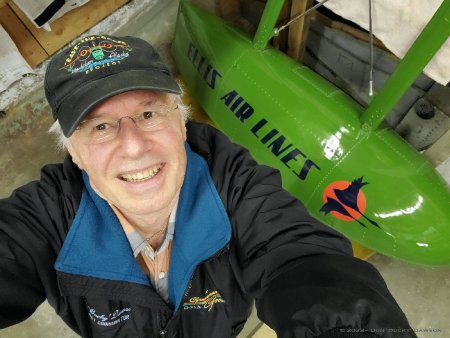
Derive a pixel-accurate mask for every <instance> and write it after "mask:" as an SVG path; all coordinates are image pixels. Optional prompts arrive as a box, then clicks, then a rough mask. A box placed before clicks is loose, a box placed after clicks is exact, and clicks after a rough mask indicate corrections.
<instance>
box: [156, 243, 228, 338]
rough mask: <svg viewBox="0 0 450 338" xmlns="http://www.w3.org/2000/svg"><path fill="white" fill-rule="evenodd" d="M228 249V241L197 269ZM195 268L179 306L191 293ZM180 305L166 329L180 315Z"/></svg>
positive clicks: (163, 334)
mask: <svg viewBox="0 0 450 338" xmlns="http://www.w3.org/2000/svg"><path fill="white" fill-rule="evenodd" d="M229 249H230V242H229V241H228V242H227V243H226V244H225V245H224V246H223V247H222V249H220V250H219V251H218V252H216V253H215V254H214V255H212V256H211V257H209V258H207V259H204V260H203V261H201V262H199V263H198V264H197V267H198V266H199V265H201V264H204V263H206V262H208V261H210V260H213V259H214V258H216V257H218V256H220V255H221V254H222V253H224V252H225V251H226V250H229ZM197 267H196V268H195V270H194V273H193V274H192V276H191V278H190V279H189V284H188V286H187V288H186V290H185V292H184V294H183V298H182V299H181V304H182V303H183V301H184V300H185V299H186V297H187V294H188V293H189V291H191V288H192V281H193V280H194V276H195V273H196V272H197ZM181 304H180V307H179V308H178V310H177V311H176V312H175V313H174V314H173V316H172V318H171V319H170V320H169V322H168V323H167V325H166V328H167V327H169V326H170V323H171V322H172V321H173V319H174V318H175V317H176V316H178V315H179V314H180V312H181ZM167 331H168V330H167V329H163V328H161V330H160V331H159V336H160V337H165V336H166V334H167Z"/></svg>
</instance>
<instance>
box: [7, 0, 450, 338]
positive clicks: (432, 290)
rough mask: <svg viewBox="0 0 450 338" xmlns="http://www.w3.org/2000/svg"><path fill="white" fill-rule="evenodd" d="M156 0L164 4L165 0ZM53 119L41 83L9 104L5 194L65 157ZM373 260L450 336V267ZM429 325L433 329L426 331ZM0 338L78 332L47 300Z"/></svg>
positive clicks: (253, 328)
mask: <svg viewBox="0 0 450 338" xmlns="http://www.w3.org/2000/svg"><path fill="white" fill-rule="evenodd" d="M156 2H157V3H162V0H157V1H156ZM168 2H169V1H167V2H166V4H167V3H168ZM176 3H177V1H176V0H174V1H172V0H170V5H169V8H166V7H165V11H166V12H165V13H166V14H165V15H166V16H173V20H174V16H175V13H176ZM155 8H156V7H155ZM152 13H153V14H151V15H153V16H152V17H148V16H147V17H146V21H145V22H149V21H150V22H152V26H154V27H160V28H161V27H162V30H158V35H157V37H156V36H155V37H148V36H144V37H145V38H148V39H149V40H150V41H153V42H154V43H155V44H156V45H160V46H161V48H162V50H163V54H165V56H166V57H168V52H167V48H165V47H166V46H165V44H166V43H167V41H170V39H169V38H168V36H170V30H171V29H173V27H172V26H170V24H167V20H164V21H161V22H158V21H157V20H159V19H158V13H159V12H158V11H156V10H154V11H153V12H152ZM167 13H168V14H167ZM149 15H150V14H149ZM145 28H146V26H145V24H143V21H139V19H138V20H136V21H135V22H134V25H128V26H127V27H123V28H120V29H119V32H118V33H117V34H139V35H141V36H142V35H143V33H142V32H148V31H151V30H150V29H145ZM147 28H148V27H147ZM162 31H164V32H166V33H165V34H166V35H164V34H162V33H161V32H162ZM167 32H169V33H167ZM167 34H168V35H167ZM161 48H160V49H161ZM51 123H52V120H51V118H50V112H49V108H48V106H47V104H46V102H45V99H44V96H43V90H42V87H41V86H37V87H36V88H35V89H34V90H33V91H31V92H27V93H26V98H25V99H22V100H21V101H20V102H19V103H18V104H16V105H15V106H13V107H12V108H10V109H9V110H8V111H7V114H6V116H5V117H3V118H1V119H0V144H1V145H2V151H1V152H0V170H1V172H2V176H1V178H0V198H1V197H5V196H8V195H9V194H10V192H11V191H12V190H13V189H14V188H15V187H17V186H20V185H22V184H24V183H26V182H28V181H29V180H31V179H35V178H37V177H38V176H39V169H40V168H41V166H42V165H44V164H45V163H49V162H56V161H60V160H61V159H62V158H63V156H64V154H63V153H61V152H57V151H56V150H55V147H54V146H53V139H52V138H51V137H50V136H49V135H48V134H47V133H46V130H47V129H48V127H49V126H50V124H51ZM369 261H370V262H371V263H373V264H374V265H375V266H376V267H377V268H378V269H379V271H380V272H381V274H382V275H383V277H384V278H385V280H386V283H387V285H388V287H389V289H390V290H391V292H392V293H393V295H394V297H395V298H396V299H397V301H398V303H399V304H400V306H401V307H402V308H403V310H404V312H405V313H406V316H407V317H408V319H409V321H410V323H411V326H412V327H413V328H414V329H415V330H417V335H418V336H419V337H433V338H434V337H450V321H449V320H448V318H449V316H450V306H449V304H450V291H449V290H450V268H430V267H421V266H416V265H413V264H409V263H405V262H401V261H398V260H395V259H391V258H388V257H385V256H382V255H379V254H375V255H374V256H372V257H371V258H370V259H369ZM258 328H259V329H258ZM244 330H245V331H244V332H243V333H242V334H241V337H250V336H252V337H258V338H268V337H275V334H274V333H273V331H271V330H270V329H269V328H267V327H266V326H262V327H260V324H259V322H258V321H257V319H256V318H255V317H254V316H253V317H252V318H251V320H250V323H249V325H248V326H247V327H246V328H245V329H244ZM426 330H428V331H427V332H426ZM0 337H2V338H44V337H58V338H59V337H61V338H72V337H77V335H75V334H74V333H73V332H71V331H70V329H68V328H67V327H66V326H65V325H64V323H62V321H61V320H60V319H59V318H58V317H56V316H55V315H54V312H53V310H52V309H51V308H50V307H49V305H48V304H47V303H44V304H43V305H42V306H41V307H40V308H39V309H38V310H37V311H36V312H35V314H34V315H33V316H32V317H31V318H29V319H28V320H27V321H25V322H23V323H21V324H19V325H16V326H13V327H11V328H8V329H4V330H0Z"/></svg>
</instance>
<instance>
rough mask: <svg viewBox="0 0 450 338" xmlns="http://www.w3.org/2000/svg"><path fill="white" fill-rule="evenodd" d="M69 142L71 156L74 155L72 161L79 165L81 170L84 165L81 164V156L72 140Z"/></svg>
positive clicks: (68, 147) (68, 148) (68, 149)
mask: <svg viewBox="0 0 450 338" xmlns="http://www.w3.org/2000/svg"><path fill="white" fill-rule="evenodd" d="M68 143H69V144H68V145H67V151H68V152H69V154H70V156H71V157H72V161H73V163H75V164H76V165H77V167H78V168H80V169H81V170H83V166H82V165H81V161H80V157H79V155H78V152H77V151H76V149H75V148H74V147H73V145H72V143H71V142H68Z"/></svg>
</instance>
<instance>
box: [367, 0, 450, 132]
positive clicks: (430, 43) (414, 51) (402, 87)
mask: <svg viewBox="0 0 450 338" xmlns="http://www.w3.org/2000/svg"><path fill="white" fill-rule="evenodd" d="M449 35H450V0H444V1H443V2H442V4H441V6H440V7H439V8H438V10H437V11H436V13H435V14H434V15H433V17H432V18H431V20H430V22H429V23H428V24H427V25H426V27H425V28H424V29H423V31H422V33H420V35H419V36H418V37H417V39H416V40H415V41H414V43H413V44H412V46H411V47H410V48H409V50H408V52H407V53H406V55H405V56H404V57H403V59H402V60H401V61H400V63H399V65H398V66H397V69H396V70H395V71H394V73H393V74H392V75H391V77H390V78H389V79H388V80H387V81H386V83H385V84H384V85H383V87H382V88H381V90H380V91H379V92H378V94H376V95H375V96H374V97H373V100H372V101H371V102H370V104H369V106H368V107H367V109H366V111H364V113H363V114H362V115H361V117H360V121H361V125H362V128H363V129H364V130H365V131H370V130H375V129H377V128H378V127H379V125H380V124H381V123H382V122H383V120H384V118H385V117H386V116H387V115H388V114H389V113H390V112H391V110H392V108H393V107H394V106H395V104H396V103H397V102H398V100H399V99H400V98H401V96H402V95H403V94H404V93H405V92H406V91H407V90H408V88H409V87H410V86H411V84H412V83H413V82H414V80H415V79H416V78H417V76H418V75H419V74H420V73H421V72H422V70H423V69H424V68H425V67H426V65H427V64H428V62H429V61H430V60H431V59H432V58H433V56H434V55H435V54H436V53H437V51H438V50H439V48H440V47H441V46H442V45H443V44H444V42H445V41H446V40H447V38H448V36H449Z"/></svg>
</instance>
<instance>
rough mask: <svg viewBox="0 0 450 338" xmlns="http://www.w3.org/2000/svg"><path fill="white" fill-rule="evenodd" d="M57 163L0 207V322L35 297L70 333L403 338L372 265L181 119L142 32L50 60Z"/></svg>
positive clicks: (209, 133) (27, 311) (90, 42)
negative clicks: (254, 331)
mask: <svg viewBox="0 0 450 338" xmlns="http://www.w3.org/2000/svg"><path fill="white" fill-rule="evenodd" d="M45 91H46V96H47V99H48V101H49V103H50V106H51V108H52V111H53V116H54V118H55V124H54V125H53V126H52V128H51V131H52V132H54V133H56V134H57V135H58V138H59V142H60V144H61V145H62V146H63V147H64V148H65V149H67V151H68V156H67V158H66V160H65V162H64V163H63V164H52V165H48V166H46V167H44V168H43V169H42V175H41V179H40V180H39V181H36V182H31V183H29V184H28V185H26V186H24V187H21V188H19V189H17V190H16V191H14V192H13V193H12V195H11V196H10V197H9V198H7V199H4V200H1V201H0V272H1V273H0V327H5V326H9V325H13V324H15V323H18V322H20V321H22V320H24V319H26V318H27V317H28V316H30V315H31V314H32V313H33V312H34V310H35V309H36V308H37V307H38V306H39V304H40V303H41V302H43V301H44V300H45V299H46V298H47V299H48V301H49V303H50V304H51V305H52V306H53V307H54V308H55V311H56V312H57V314H58V315H59V316H60V317H62V319H63V320H64V321H65V322H66V323H67V324H68V325H69V326H70V327H71V328H72V329H73V330H74V331H76V332H77V333H79V334H80V335H82V336H83V337H195V338H197V337H208V338H209V337H214V338H221V337H234V336H236V335H237V334H238V333H239V332H240V330H241V329H242V327H243V325H244V323H245V321H246V319H247V317H248V315H249V311H250V309H251V307H252V303H253V301H256V307H257V310H258V316H259V317H260V318H261V319H262V320H263V321H265V322H266V323H267V324H268V325H269V326H271V327H272V328H273V329H274V330H275V331H276V332H277V333H278V335H279V336H280V337H349V336H358V337H360V336H364V337H372V336H374V337H376V336H398V332H402V334H403V335H404V336H414V333H413V332H412V330H411V329H410V327H409V325H408V322H407V320H406V318H405V316H404V314H403V312H402V311H401V309H400V308H399V307H398V305H397V303H396V302H395V300H394V299H393V297H392V296H391V294H390V293H389V291H388V289H387V287H386V285H385V283H384V281H383V279H382V278H381V276H380V275H379V273H378V272H377V271H376V270H375V269H374V268H373V267H372V266H371V265H370V264H368V263H366V262H363V261H361V260H358V259H356V258H354V257H352V253H351V246H350V244H349V242H348V240H347V239H345V238H344V237H343V236H342V235H340V234H338V233H337V232H335V231H334V230H332V229H330V228H328V227H326V226H325V225H323V224H321V223H319V222H318V221H317V220H315V219H313V218H312V217H311V216H310V215H309V214H308V212H307V211H306V210H305V208H304V207H303V205H302V204H301V203H300V202H299V201H298V200H296V199H295V198H293V197H292V196H291V195H290V194H288V193H287V192H286V191H284V190H283V189H282V187H281V179H280V175H279V173H278V172H277V171H276V170H274V169H272V168H269V167H266V166H261V165H258V164H257V163H256V162H255V161H254V160H253V159H252V158H251V156H250V155H249V153H248V152H247V151H246V150H245V149H243V148H242V147H240V146H238V145H236V144H233V143H231V142H230V140H229V139H228V138H227V137H226V136H224V135H223V134H221V133H220V132H219V131H217V130H216V129H214V128H212V127H210V126H207V125H203V124H196V123H192V122H189V123H187V124H186V119H187V115H188V110H187V108H186V107H185V106H184V105H183V104H182V103H181V100H180V97H179V95H180V94H181V91H180V88H179V87H178V85H177V83H176V81H175V80H174V79H173V77H172V76H171V75H170V73H169V70H168V68H167V66H166V65H164V63H163V62H162V61H161V59H160V57H159V55H158V54H157V53H156V52H155V50H154V49H153V47H152V46H150V45H149V44H148V43H147V42H145V41H143V40H141V39H138V38H134V37H112V36H90V37H86V38H83V39H81V40H79V41H78V42H76V43H75V44H74V45H73V46H72V47H70V48H67V49H66V50H64V51H62V52H60V53H59V54H57V55H56V56H55V57H54V58H53V59H52V61H51V62H50V64H49V66H48V69H47V72H46V78H45Z"/></svg>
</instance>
